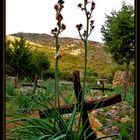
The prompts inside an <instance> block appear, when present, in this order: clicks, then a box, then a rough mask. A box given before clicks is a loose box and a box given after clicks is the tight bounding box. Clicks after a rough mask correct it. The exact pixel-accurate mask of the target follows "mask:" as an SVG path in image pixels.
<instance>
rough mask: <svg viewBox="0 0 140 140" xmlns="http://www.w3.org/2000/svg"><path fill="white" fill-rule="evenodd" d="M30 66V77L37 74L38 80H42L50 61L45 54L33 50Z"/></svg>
mask: <svg viewBox="0 0 140 140" xmlns="http://www.w3.org/2000/svg"><path fill="white" fill-rule="evenodd" d="M31 66H32V75H33V76H35V75H36V74H38V75H39V76H40V78H43V77H44V75H45V73H46V71H47V70H48V69H49V67H50V61H49V58H48V55H47V54H46V52H43V51H38V50H35V51H34V52H33V55H32V62H31Z"/></svg>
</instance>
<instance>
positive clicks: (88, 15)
mask: <svg viewBox="0 0 140 140" xmlns="http://www.w3.org/2000/svg"><path fill="white" fill-rule="evenodd" d="M88 5H90V9H89V8H88ZM78 8H80V9H81V11H83V12H84V14H85V17H86V28H85V29H83V31H82V28H83V25H82V24H81V23H80V24H77V25H76V28H77V30H78V33H79V36H80V38H81V40H82V41H83V43H84V50H85V56H84V80H83V88H82V89H83V94H82V104H83V102H84V95H85V83H86V73H87V61H88V60H87V55H88V37H89V36H90V34H91V33H92V31H93V29H94V25H93V24H94V20H92V13H93V10H94V8H95V3H94V2H93V0H92V1H88V0H84V4H82V3H79V4H78Z"/></svg>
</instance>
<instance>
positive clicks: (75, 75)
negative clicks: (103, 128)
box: [73, 71, 96, 140]
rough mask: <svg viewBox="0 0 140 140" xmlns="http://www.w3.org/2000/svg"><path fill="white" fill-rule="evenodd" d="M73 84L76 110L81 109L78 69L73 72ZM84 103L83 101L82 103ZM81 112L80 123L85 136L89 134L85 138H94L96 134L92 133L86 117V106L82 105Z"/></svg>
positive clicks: (91, 139) (90, 139)
mask: <svg viewBox="0 0 140 140" xmlns="http://www.w3.org/2000/svg"><path fill="white" fill-rule="evenodd" d="M73 84H74V91H75V95H76V99H77V104H78V106H79V107H78V110H79V111H80V110H81V103H82V88H81V84H80V73H79V71H74V72H73ZM83 104H84V103H83ZM81 111H82V112H80V113H81V115H82V125H83V131H84V133H85V135H86V136H88V135H90V136H89V137H88V138H87V140H94V139H96V134H95V133H93V130H92V129H91V127H90V122H89V118H88V113H87V109H86V107H85V106H84V105H83V108H82V110H81Z"/></svg>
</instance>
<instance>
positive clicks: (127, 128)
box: [120, 121, 134, 140]
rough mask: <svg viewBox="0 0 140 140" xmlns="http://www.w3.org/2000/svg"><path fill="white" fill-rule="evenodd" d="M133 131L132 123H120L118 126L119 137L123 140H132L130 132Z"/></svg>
mask: <svg viewBox="0 0 140 140" xmlns="http://www.w3.org/2000/svg"><path fill="white" fill-rule="evenodd" d="M133 129H134V126H133V123H132V122H131V121H130V122H127V123H122V124H121V125H120V135H121V136H122V139H123V140H133V137H132V135H131V134H132V131H133Z"/></svg>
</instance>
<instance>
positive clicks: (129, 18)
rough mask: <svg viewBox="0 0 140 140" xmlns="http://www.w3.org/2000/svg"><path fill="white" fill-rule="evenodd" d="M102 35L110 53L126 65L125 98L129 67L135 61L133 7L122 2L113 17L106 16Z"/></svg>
mask: <svg viewBox="0 0 140 140" xmlns="http://www.w3.org/2000/svg"><path fill="white" fill-rule="evenodd" d="M101 33H102V35H103V41H105V44H106V46H107V47H108V51H109V52H111V54H112V57H113V59H114V60H115V61H116V62H117V63H118V64H125V66H126V73H125V83H124V88H123V89H124V97H125V94H126V88H127V85H128V77H129V66H130V63H131V62H132V61H134V51H135V48H134V9H133V6H131V5H126V3H125V2H124V1H123V2H122V7H121V9H120V10H119V11H118V12H117V11H116V10H112V12H111V15H106V21H105V23H104V25H102V28H101Z"/></svg>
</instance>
